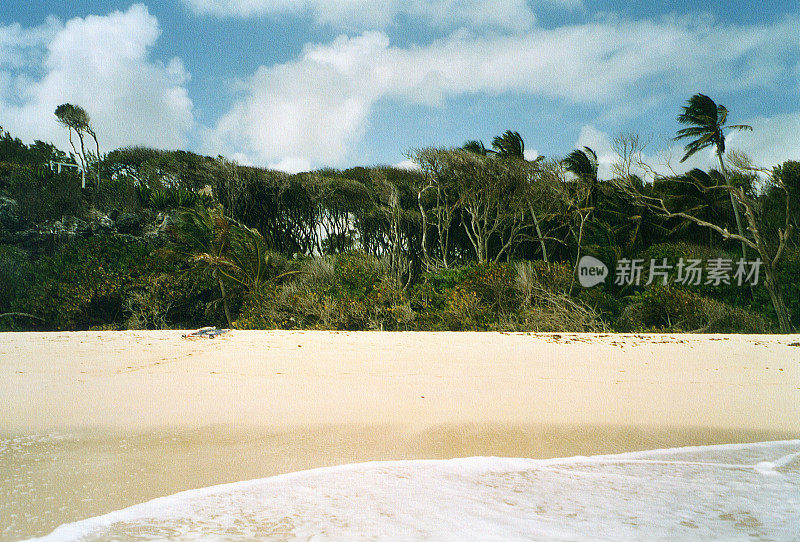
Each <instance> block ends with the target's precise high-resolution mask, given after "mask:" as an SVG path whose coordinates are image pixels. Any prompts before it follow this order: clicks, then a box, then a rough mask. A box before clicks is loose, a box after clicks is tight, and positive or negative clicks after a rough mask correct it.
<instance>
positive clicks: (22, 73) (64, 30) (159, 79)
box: [0, 4, 194, 151]
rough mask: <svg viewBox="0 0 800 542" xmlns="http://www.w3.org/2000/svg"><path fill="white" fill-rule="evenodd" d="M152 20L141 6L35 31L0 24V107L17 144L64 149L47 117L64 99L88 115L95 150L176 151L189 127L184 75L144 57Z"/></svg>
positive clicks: (175, 63) (154, 25) (61, 135)
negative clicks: (126, 147) (140, 148)
mask: <svg viewBox="0 0 800 542" xmlns="http://www.w3.org/2000/svg"><path fill="white" fill-rule="evenodd" d="M159 34H160V30H159V26H158V21H157V20H156V18H155V17H154V16H152V15H151V14H150V13H149V12H148V10H147V8H146V7H145V6H144V5H141V4H135V5H133V6H131V7H130V8H129V9H128V10H127V11H124V12H120V11H115V12H113V13H111V14H109V15H107V16H95V15H91V16H88V17H85V18H75V19H71V20H69V21H67V22H66V23H64V24H62V23H60V22H58V21H57V20H55V19H48V21H47V22H46V23H45V24H44V25H42V26H40V27H35V28H22V27H20V26H19V25H16V24H15V25H11V26H6V27H0V110H1V111H3V119H2V122H3V126H4V128H5V129H7V130H9V131H11V132H12V133H14V135H17V136H19V137H21V138H23V139H26V140H32V139H43V140H49V141H53V142H55V143H56V144H57V145H58V146H59V147H61V148H63V149H68V148H69V143H68V141H67V135H66V131H65V130H64V129H63V128H62V127H60V126H59V125H58V124H57V122H56V119H55V116H54V115H53V112H54V111H55V108H56V106H58V105H59V104H62V103H65V102H69V103H73V104H78V105H81V106H82V107H84V108H85V109H86V111H87V112H88V113H89V115H90V117H91V119H92V123H93V125H94V127H95V130H96V131H97V133H98V138H99V140H100V144H101V151H108V150H111V149H113V148H115V147H118V146H123V145H151V146H156V147H173V148H174V147H181V146H183V145H185V143H186V134H187V132H188V131H189V130H190V129H191V128H192V127H193V124H194V120H193V115H192V102H191V100H190V99H189V96H188V93H187V90H186V88H185V83H186V81H187V80H188V78H189V74H188V72H187V71H186V69H185V68H184V66H183V63H182V62H181V60H180V59H179V58H173V59H172V60H170V61H169V62H168V63H166V64H163V63H160V62H157V61H153V60H151V59H150V50H151V48H152V47H153V45H154V44H155V42H156V40H157V39H158V36H159Z"/></svg>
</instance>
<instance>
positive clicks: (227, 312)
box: [214, 270, 233, 328]
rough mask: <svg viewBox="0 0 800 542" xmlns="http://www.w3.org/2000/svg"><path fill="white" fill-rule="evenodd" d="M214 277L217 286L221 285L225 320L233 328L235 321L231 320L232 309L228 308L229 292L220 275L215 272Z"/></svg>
mask: <svg viewBox="0 0 800 542" xmlns="http://www.w3.org/2000/svg"><path fill="white" fill-rule="evenodd" d="M214 277H215V278H216V279H217V284H219V291H220V293H221V294H222V308H223V309H224V310H225V320H226V321H227V322H228V327H230V328H232V327H233V319H232V318H231V309H230V307H229V306H228V292H227V291H226V290H225V283H224V282H222V277H220V276H219V273H218V272H217V271H216V270H214Z"/></svg>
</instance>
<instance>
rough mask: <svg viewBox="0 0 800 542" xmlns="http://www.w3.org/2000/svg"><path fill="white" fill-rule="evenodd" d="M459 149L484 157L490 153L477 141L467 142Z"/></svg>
mask: <svg viewBox="0 0 800 542" xmlns="http://www.w3.org/2000/svg"><path fill="white" fill-rule="evenodd" d="M461 149H462V150H465V151H467V152H471V153H473V154H479V155H480V156H486V155H487V154H489V153H490V152H492V151H490V150H489V149H487V148H486V147H484V145H483V141H481V140H479V139H472V140H470V141H467V142H466V143H464V144H463V145H462V146H461Z"/></svg>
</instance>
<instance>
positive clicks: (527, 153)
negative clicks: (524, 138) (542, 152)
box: [522, 149, 539, 161]
mask: <svg viewBox="0 0 800 542" xmlns="http://www.w3.org/2000/svg"><path fill="white" fill-rule="evenodd" d="M522 155H523V157H524V158H525V160H529V161H532V160H536V159H537V158H539V151H537V150H536V149H525V150H524V151H523V153H522Z"/></svg>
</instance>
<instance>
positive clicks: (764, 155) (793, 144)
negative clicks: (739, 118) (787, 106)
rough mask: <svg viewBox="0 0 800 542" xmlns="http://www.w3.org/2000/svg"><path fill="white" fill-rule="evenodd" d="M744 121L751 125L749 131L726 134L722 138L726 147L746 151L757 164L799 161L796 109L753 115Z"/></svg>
mask: <svg viewBox="0 0 800 542" xmlns="http://www.w3.org/2000/svg"><path fill="white" fill-rule="evenodd" d="M745 124H749V125H750V126H752V127H753V131H752V132H732V133H730V135H729V136H728V137H727V139H726V146H727V148H728V149H731V150H738V151H742V152H744V153H746V154H747V155H748V156H750V158H752V159H753V162H754V164H755V165H756V166H760V167H772V166H776V165H779V164H781V163H783V162H785V161H786V160H800V111H798V112H795V113H787V114H783V115H776V116H774V117H756V118H753V119H749V120H747V121H746V122H745Z"/></svg>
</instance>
